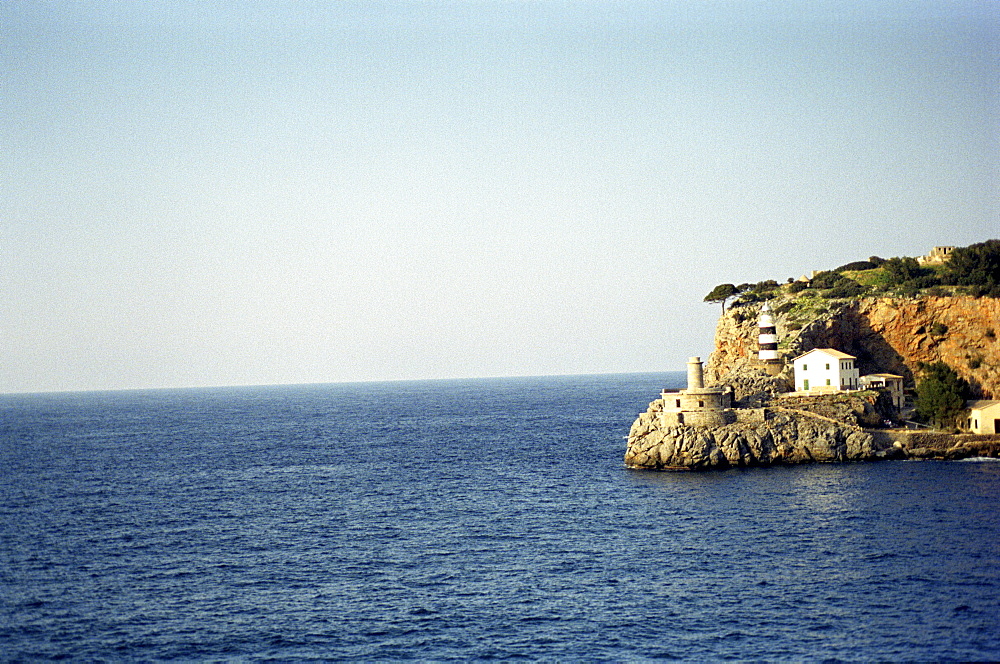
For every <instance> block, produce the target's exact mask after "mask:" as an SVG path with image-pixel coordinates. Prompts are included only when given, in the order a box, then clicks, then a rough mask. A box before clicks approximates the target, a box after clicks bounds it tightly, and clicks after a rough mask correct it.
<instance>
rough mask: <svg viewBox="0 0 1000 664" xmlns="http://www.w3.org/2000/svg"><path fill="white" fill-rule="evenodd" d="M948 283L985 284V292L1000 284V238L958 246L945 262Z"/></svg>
mask: <svg viewBox="0 0 1000 664" xmlns="http://www.w3.org/2000/svg"><path fill="white" fill-rule="evenodd" d="M944 280H945V283H946V284H954V285H959V286H983V287H985V288H986V291H985V293H986V294H991V295H990V296H991V297H992V296H993V295H992V293H993V292H994V287H997V286H1000V240H987V241H986V242H980V243H978V244H971V245H969V246H968V247H958V248H956V249H954V250H953V251H952V252H951V255H950V256H949V257H948V261H947V262H946V263H945V264H944Z"/></svg>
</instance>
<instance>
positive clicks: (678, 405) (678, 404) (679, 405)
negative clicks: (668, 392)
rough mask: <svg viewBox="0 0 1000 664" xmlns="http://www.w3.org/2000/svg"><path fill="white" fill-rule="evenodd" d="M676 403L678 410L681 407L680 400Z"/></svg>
mask: <svg viewBox="0 0 1000 664" xmlns="http://www.w3.org/2000/svg"><path fill="white" fill-rule="evenodd" d="M676 401H677V407H678V408H680V407H681V400H680V399H677V400H676Z"/></svg>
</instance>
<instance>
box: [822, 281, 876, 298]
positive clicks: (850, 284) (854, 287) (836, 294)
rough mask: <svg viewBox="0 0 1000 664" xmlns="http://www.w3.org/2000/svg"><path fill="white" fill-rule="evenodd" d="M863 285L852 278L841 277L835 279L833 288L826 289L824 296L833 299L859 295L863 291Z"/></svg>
mask: <svg viewBox="0 0 1000 664" xmlns="http://www.w3.org/2000/svg"><path fill="white" fill-rule="evenodd" d="M865 290H866V289H865V287H864V286H862V285H861V284H859V283H858V282H856V281H854V280H853V279H848V278H847V277H841V279H840V280H839V281H837V282H836V283H835V284H834V285H833V288H831V289H830V290H828V291H827V292H826V293H825V294H824V297H827V298H830V299H834V298H844V297H860V296H861V295H863V294H864V292H865Z"/></svg>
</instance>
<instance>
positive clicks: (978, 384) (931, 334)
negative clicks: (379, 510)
mask: <svg viewBox="0 0 1000 664" xmlns="http://www.w3.org/2000/svg"><path fill="white" fill-rule="evenodd" d="M770 302H771V308H772V309H774V311H775V315H774V323H775V327H776V328H777V329H776V331H777V337H778V339H779V344H780V348H781V351H782V355H783V356H784V357H785V358H786V361H785V363H784V365H783V367H782V368H781V369H780V371H775V370H773V369H772V371H771V372H770V373H769V372H767V371H765V369H764V367H763V366H762V365H761V363H760V362H759V361H758V360H757V358H756V351H757V341H758V339H757V334H758V325H757V312H758V311H759V308H760V302H759V301H751V302H747V303H743V304H737V305H735V306H733V307H731V308H730V309H729V310H728V311H726V312H725V313H724V314H723V315H722V317H721V318H720V320H719V324H718V326H717V328H716V336H715V351H714V352H713V354H712V358H711V360H710V362H709V364H708V367H707V371H706V374H707V376H706V377H707V378H708V382H709V383H710V384H714V385H717V386H729V387H730V388H731V389H732V390H733V396H734V398H735V399H736V400H737V401H736V403H735V406H736V407H733V408H727V409H725V411H724V412H723V413H721V414H720V415H719V417H717V418H715V421H710V422H707V423H706V422H705V420H704V418H692V419H691V420H690V422H687V423H685V422H684V418H683V415H681V416H680V418H678V415H677V413H676V412H674V411H675V410H676V409H673V408H672V407H671V406H672V405H673V396H674V395H673V394H672V393H666V392H665V393H664V395H662V397H661V398H660V399H656V400H654V401H653V402H652V403H650V405H649V408H648V410H647V411H646V412H645V413H642V414H640V415H639V417H638V418H637V419H636V420H635V422H634V423H633V425H632V428H631V430H630V432H629V436H628V447H627V450H626V452H625V463H626V464H627V465H628V466H630V467H634V468H649V469H661V470H702V469H725V468H733V467H751V466H769V465H774V464H799V463H814V462H851V461H876V460H883V459H929V458H937V459H962V458H968V457H980V456H989V457H1000V435H988V434H987V435H983V434H947V433H940V432H927V431H919V432H918V431H910V430H901V429H883V428H880V427H881V425H882V424H883V423H884V422H885V419H886V417H887V415H888V413H887V412H886V411H885V410H884V406H885V404H884V399H883V398H882V397H880V395H879V393H878V392H876V391H863V392H841V393H837V394H835V395H828V396H821V397H820V396H817V397H806V398H803V397H791V396H787V395H785V394H783V393H786V392H788V391H789V390H791V389H792V386H793V385H794V377H793V375H792V366H791V361H790V360H791V359H792V358H794V357H796V356H797V355H799V354H801V353H804V352H806V351H808V350H811V349H812V348H817V347H833V348H838V349H840V350H842V351H844V352H847V353H850V354H853V355H855V356H856V357H857V358H858V364H859V366H860V369H861V373H862V374H866V373H875V372H888V373H896V374H899V375H902V376H904V378H905V380H906V384H907V387H910V388H912V387H913V382H914V379H913V377H914V374H915V373H916V372H917V370H918V367H919V365H920V363H921V362H932V361H949V364H951V365H952V366H955V367H956V369H957V370H958V372H959V374H960V375H962V376H963V378H965V379H966V380H967V381H968V382H969V383H970V384H971V386H972V388H973V390H974V393H975V396H977V397H980V398H987V399H990V398H996V392H997V391H998V388H1000V343H997V340H996V331H995V330H994V327H997V328H1000V300H998V299H993V298H971V297H917V298H880V297H871V298H858V299H854V300H844V301H823V300H819V299H817V298H807V299H805V300H804V301H803V298H801V297H795V296H787V295H784V294H779V295H778V296H777V297H773V298H770ZM941 330H947V331H948V332H949V333H948V334H941V333H940V331H941ZM692 359H695V358H692ZM771 374H774V375H771ZM681 393H683V391H681ZM663 397H666V399H667V400H669V401H670V402H671V403H670V404H667V403H666V401H665V398H663ZM676 403H677V405H678V406H680V403H681V402H680V400H678V401H677V402H676ZM692 422H693V423H692Z"/></svg>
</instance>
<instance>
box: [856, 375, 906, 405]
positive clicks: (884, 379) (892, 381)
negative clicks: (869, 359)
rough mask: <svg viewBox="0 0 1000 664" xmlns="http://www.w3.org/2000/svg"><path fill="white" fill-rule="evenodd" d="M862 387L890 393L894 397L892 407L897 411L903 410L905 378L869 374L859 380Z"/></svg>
mask: <svg viewBox="0 0 1000 664" xmlns="http://www.w3.org/2000/svg"><path fill="white" fill-rule="evenodd" d="M859 382H860V383H861V387H863V388H869V387H875V388H881V389H883V390H887V391H888V392H889V396H891V397H892V405H893V407H895V409H896V410H902V409H903V377H902V376H897V375H896V374H889V373H877V374H867V375H865V376H862V377H861V378H860V380H859Z"/></svg>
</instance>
